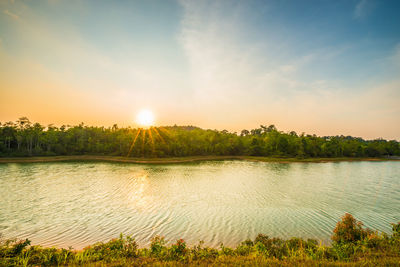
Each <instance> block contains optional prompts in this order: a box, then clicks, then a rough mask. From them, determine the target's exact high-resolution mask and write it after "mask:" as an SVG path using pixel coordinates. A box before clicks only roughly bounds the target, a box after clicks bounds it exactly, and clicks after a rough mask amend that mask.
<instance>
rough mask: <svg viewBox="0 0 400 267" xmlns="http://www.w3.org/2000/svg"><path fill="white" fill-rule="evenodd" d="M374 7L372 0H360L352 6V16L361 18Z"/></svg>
mask: <svg viewBox="0 0 400 267" xmlns="http://www.w3.org/2000/svg"><path fill="white" fill-rule="evenodd" d="M374 8H375V3H374V2H373V0H360V1H359V2H358V3H357V5H356V6H355V8H354V18H355V19H359V20H362V19H364V18H366V17H367V16H368V15H369V14H370V13H371V12H372V11H373V9H374Z"/></svg>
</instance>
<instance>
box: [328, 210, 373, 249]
mask: <svg viewBox="0 0 400 267" xmlns="http://www.w3.org/2000/svg"><path fill="white" fill-rule="evenodd" d="M362 226H363V223H362V222H359V221H357V220H356V219H355V218H354V217H353V216H352V215H351V214H349V213H346V214H345V215H344V216H343V217H342V220H341V221H339V222H338V223H337V224H336V227H335V229H334V230H333V235H332V237H331V239H332V241H333V242H334V243H336V244H348V243H356V242H357V241H361V240H363V239H364V238H365V237H367V236H368V233H369V230H366V229H363V227H362Z"/></svg>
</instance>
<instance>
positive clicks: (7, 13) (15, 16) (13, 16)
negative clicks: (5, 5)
mask: <svg viewBox="0 0 400 267" xmlns="http://www.w3.org/2000/svg"><path fill="white" fill-rule="evenodd" d="M3 13H4V14H6V15H7V16H10V17H11V18H13V19H19V16H18V15H17V14H14V13H12V12H11V11H9V10H8V9H6V10H3Z"/></svg>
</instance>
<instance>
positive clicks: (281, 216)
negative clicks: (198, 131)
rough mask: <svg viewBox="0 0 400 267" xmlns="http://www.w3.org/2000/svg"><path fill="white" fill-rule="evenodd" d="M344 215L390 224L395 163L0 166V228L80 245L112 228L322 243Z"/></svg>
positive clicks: (395, 208) (396, 208) (399, 207)
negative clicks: (264, 236) (266, 237)
mask: <svg viewBox="0 0 400 267" xmlns="http://www.w3.org/2000/svg"><path fill="white" fill-rule="evenodd" d="M345 212H350V213H351V214H353V215H354V216H355V217H356V218H357V219H359V220H361V221H363V222H364V224H365V225H366V226H368V227H370V228H372V229H376V230H380V231H386V232H388V233H390V232H391V228H390V223H391V222H397V221H400V162H340V163H337V162H336V163H287V164H280V163H266V162H248V161H207V162H201V163H190V164H172V165H140V164H121V163H99V162H96V163H90V162H86V163H77V162H76V163H71V162H69V163H28V164H17V163H12V164H0V233H2V235H3V237H6V238H10V237H18V238H26V237H27V238H29V239H31V240H32V241H33V243H34V244H41V245H44V246H58V247H68V246H73V247H74V248H78V249H79V248H82V247H84V246H86V245H88V244H91V243H94V242H97V241H106V240H109V239H111V238H113V237H117V236H118V235H119V234H120V233H124V234H131V235H132V236H133V237H135V238H136V240H137V241H138V242H139V244H140V245H142V246H146V245H148V244H149V241H150V239H151V238H152V237H153V236H154V235H156V234H159V235H163V236H165V237H166V239H167V240H169V241H173V240H175V239H177V238H184V239H185V240H187V241H188V242H189V243H190V244H194V243H197V242H198V241H199V240H204V241H205V243H206V244H207V245H211V246H218V245H219V244H220V242H223V243H224V244H226V245H230V246H234V245H236V244H237V243H238V242H240V241H243V240H245V239H246V238H254V237H255V236H256V235H257V234H258V233H265V234H268V235H270V236H277V237H283V238H288V237H292V236H299V237H304V238H309V237H311V238H316V239H318V240H321V241H323V242H328V241H329V238H330V235H331V233H332V229H333V228H334V226H335V224H336V222H337V221H338V220H339V218H340V216H342V215H343V214H344V213H345Z"/></svg>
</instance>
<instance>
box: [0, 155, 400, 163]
mask: <svg viewBox="0 0 400 267" xmlns="http://www.w3.org/2000/svg"><path fill="white" fill-rule="evenodd" d="M208 160H248V161H263V162H277V163H289V162H340V161H389V160H395V161H399V160H400V158H354V157H340V158H279V157H259V156H193V157H168V158H131V157H117V156H96V155H77V156H47V157H14V158H11V157H10V158H9V157H7V158H1V157H0V163H35V162H62V161H108V162H121V163H145V164H169V163H186V162H196V161H208Z"/></svg>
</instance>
